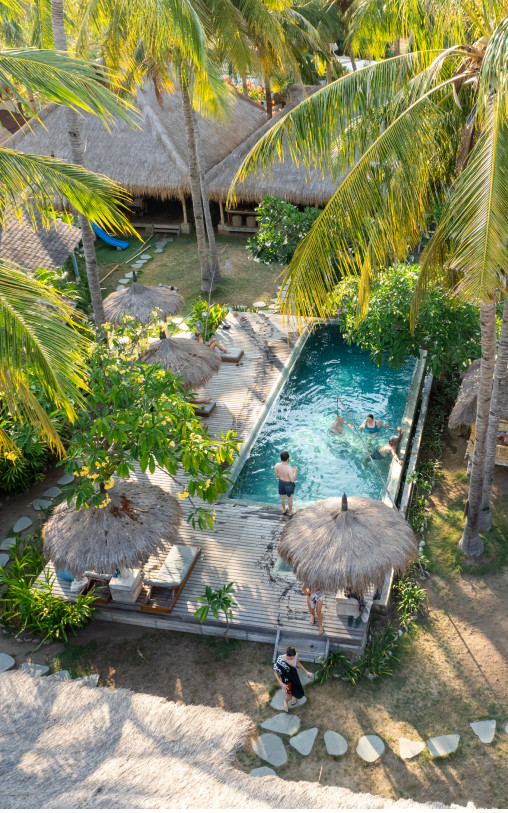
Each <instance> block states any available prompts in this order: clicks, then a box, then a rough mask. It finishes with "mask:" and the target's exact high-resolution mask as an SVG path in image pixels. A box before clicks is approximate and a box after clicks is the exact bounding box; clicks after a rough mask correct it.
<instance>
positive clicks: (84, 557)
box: [43, 480, 182, 576]
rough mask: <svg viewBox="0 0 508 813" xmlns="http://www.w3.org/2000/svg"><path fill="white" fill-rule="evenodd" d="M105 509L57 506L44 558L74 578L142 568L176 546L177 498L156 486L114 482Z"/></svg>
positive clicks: (46, 530)
mask: <svg viewBox="0 0 508 813" xmlns="http://www.w3.org/2000/svg"><path fill="white" fill-rule="evenodd" d="M106 493H107V495H108V497H109V498H110V500H111V502H110V503H109V505H107V506H105V507H104V508H95V506H90V508H84V507H81V508H80V509H79V511H76V509H75V506H74V503H71V504H70V505H67V504H66V503H61V504H60V505H57V507H56V508H55V510H54V512H53V514H52V516H51V517H50V519H49V520H48V521H47V522H46V524H45V525H44V529H43V539H44V556H45V558H46V560H47V561H49V560H51V562H53V564H54V565H55V567H56V569H57V570H63V569H67V570H69V571H70V572H71V573H72V574H73V575H74V576H80V575H81V574H82V573H84V572H85V570H94V571H95V572H96V573H113V572H114V571H115V569H116V568H119V569H120V570H122V569H123V568H130V567H139V565H140V562H142V561H143V559H144V558H145V557H147V556H149V555H151V554H158V553H161V552H162V551H164V550H167V548H168V543H169V544H174V543H175V542H176V539H177V536H178V527H179V525H180V522H181V519H182V512H181V508H180V504H179V502H178V500H176V499H175V498H174V497H172V496H171V495H170V494H167V492H165V491H163V490H162V488H159V487H158V486H155V485H151V484H150V485H144V484H143V483H138V482H132V481H123V480H116V482H115V484H114V486H113V488H111V489H109V490H108V491H107V492H106Z"/></svg>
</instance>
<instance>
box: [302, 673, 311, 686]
mask: <svg viewBox="0 0 508 813" xmlns="http://www.w3.org/2000/svg"><path fill="white" fill-rule="evenodd" d="M313 680H314V675H312V677H308V675H302V674H300V683H301V684H302V686H306V685H307V683H312V681H313Z"/></svg>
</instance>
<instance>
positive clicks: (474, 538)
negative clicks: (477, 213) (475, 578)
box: [459, 305, 496, 556]
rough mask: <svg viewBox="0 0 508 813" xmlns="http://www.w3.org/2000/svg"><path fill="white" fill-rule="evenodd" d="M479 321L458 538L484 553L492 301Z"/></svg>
mask: <svg viewBox="0 0 508 813" xmlns="http://www.w3.org/2000/svg"><path fill="white" fill-rule="evenodd" d="M480 324H481V329H482V364H481V373H480V387H479V391H478V408H477V411H476V435H475V442H474V453H473V467H472V470H471V480H470V483H469V497H468V503H467V505H468V508H467V517H466V524H465V527H464V532H463V534H462V537H461V539H460V542H459V548H462V550H463V551H464V553H465V554H467V555H468V556H479V555H480V554H481V553H483V542H482V540H481V538H480V514H481V509H482V497H483V476H484V471H485V453H486V449H487V429H488V425H489V409H490V400H491V395H492V376H493V374H494V367H495V358H496V306H495V305H482V307H481V309H480Z"/></svg>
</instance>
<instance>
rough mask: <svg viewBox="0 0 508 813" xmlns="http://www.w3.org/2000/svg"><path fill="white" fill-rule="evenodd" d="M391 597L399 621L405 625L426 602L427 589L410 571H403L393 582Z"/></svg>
mask: <svg viewBox="0 0 508 813" xmlns="http://www.w3.org/2000/svg"><path fill="white" fill-rule="evenodd" d="M393 597H394V601H395V607H396V608H397V613H398V615H399V620H400V623H401V624H402V625H403V626H404V627H407V626H408V625H409V624H410V623H411V621H412V619H413V616H415V615H416V614H417V613H418V611H419V610H421V609H422V607H423V606H424V605H425V604H427V603H428V596H427V591H426V590H424V588H423V587H421V585H419V584H418V582H417V581H416V579H415V577H414V575H413V574H412V573H403V574H402V575H401V576H398V577H397V579H396V580H395V581H394V583H393Z"/></svg>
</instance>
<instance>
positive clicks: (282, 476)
mask: <svg viewBox="0 0 508 813" xmlns="http://www.w3.org/2000/svg"><path fill="white" fill-rule="evenodd" d="M280 459H281V462H280V463H276V465H275V476H276V477H278V478H279V494H280V502H281V505H282V515H283V516H286V515H287V514H288V512H289V516H290V517H292V516H293V513H294V512H293V494H294V493H295V480H296V474H297V472H298V467H297V466H295V467H294V468H293V467H292V466H290V465H289V452H281V453H280ZM286 497H287V498H288V507H287V511H286Z"/></svg>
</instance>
